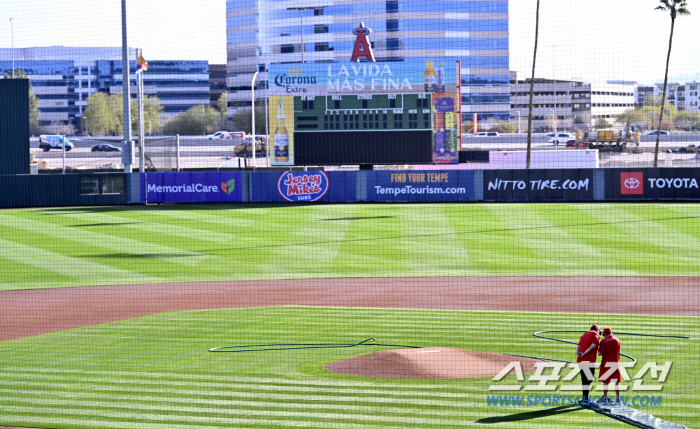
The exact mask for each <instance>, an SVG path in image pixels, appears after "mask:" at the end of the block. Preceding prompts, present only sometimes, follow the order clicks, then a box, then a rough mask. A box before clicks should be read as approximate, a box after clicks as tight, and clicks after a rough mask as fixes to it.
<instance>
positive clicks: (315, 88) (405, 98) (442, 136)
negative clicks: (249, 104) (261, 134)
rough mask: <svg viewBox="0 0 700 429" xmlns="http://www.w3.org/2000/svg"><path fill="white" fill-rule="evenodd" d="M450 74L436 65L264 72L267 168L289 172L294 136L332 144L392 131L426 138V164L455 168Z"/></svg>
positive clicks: (444, 65) (457, 111)
mask: <svg viewBox="0 0 700 429" xmlns="http://www.w3.org/2000/svg"><path fill="white" fill-rule="evenodd" d="M458 67H459V63H458V62H454V61H449V62H448V61H445V60H444V59H435V60H433V61H431V60H426V61H406V62H396V63H394V62H392V63H373V62H362V63H355V62H347V63H343V62H341V63H330V64H328V63H314V64H274V65H270V66H269V70H268V76H269V89H268V94H269V96H270V100H269V106H270V110H269V116H268V121H269V129H270V130H271V131H272V133H271V145H272V147H273V148H274V156H272V157H271V164H272V165H296V164H295V161H296V159H295V156H294V137H293V136H294V133H326V134H330V135H331V137H330V138H328V137H325V138H327V140H328V142H327V144H328V145H333V144H334V140H333V138H332V134H336V133H338V134H339V133H355V134H358V135H360V134H361V133H377V132H380V133H381V132H395V131H431V132H432V136H431V141H430V142H427V139H426V144H427V143H429V144H430V146H431V147H432V151H433V157H432V162H433V163H435V164H456V163H457V162H458V152H459V148H460V147H461V132H460V128H461V124H460V121H461V119H460V118H461V116H460V115H461V96H460V92H459V91H460V89H459V77H460V76H459V70H458ZM416 138H419V137H418V135H416ZM420 138H423V139H425V137H423V134H421V137H420ZM341 140H342V141H348V139H341V138H338V139H337V141H341ZM299 144H301V143H299ZM300 156H301V155H300ZM300 162H303V161H301V160H300ZM332 163H338V162H332Z"/></svg>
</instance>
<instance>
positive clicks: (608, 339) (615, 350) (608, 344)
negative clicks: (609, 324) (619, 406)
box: [598, 328, 620, 405]
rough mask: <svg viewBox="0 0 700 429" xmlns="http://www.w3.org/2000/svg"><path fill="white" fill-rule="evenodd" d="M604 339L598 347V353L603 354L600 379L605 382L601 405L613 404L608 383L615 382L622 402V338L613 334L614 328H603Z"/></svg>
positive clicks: (618, 396)
mask: <svg viewBox="0 0 700 429" xmlns="http://www.w3.org/2000/svg"><path fill="white" fill-rule="evenodd" d="M603 335H604V336H605V338H603V341H601V342H600V346H599V347H598V354H599V355H601V356H602V357H603V358H602V361H601V362H600V371H599V372H598V381H600V382H601V383H603V397H602V398H600V404H601V405H607V404H611V401H610V398H608V383H613V384H615V392H616V393H617V402H620V340H618V339H617V338H616V337H615V336H613V332H612V329H610V328H605V329H604V330H603Z"/></svg>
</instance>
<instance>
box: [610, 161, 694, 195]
mask: <svg viewBox="0 0 700 429" xmlns="http://www.w3.org/2000/svg"><path fill="white" fill-rule="evenodd" d="M605 183H606V191H605V197H606V198H608V199H613V200H619V199H632V200H639V199H660V200H684V199H698V198H700V171H698V169H694V168H636V169H624V170H617V169H616V170H606V171H605Z"/></svg>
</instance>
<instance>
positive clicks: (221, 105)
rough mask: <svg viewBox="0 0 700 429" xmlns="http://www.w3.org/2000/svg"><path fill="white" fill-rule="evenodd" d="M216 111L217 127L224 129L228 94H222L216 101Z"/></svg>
mask: <svg viewBox="0 0 700 429" xmlns="http://www.w3.org/2000/svg"><path fill="white" fill-rule="evenodd" d="M216 110H218V111H219V126H220V127H221V128H224V129H226V118H227V117H228V94H227V93H225V92H222V93H221V95H220V96H219V99H218V100H217V101H216Z"/></svg>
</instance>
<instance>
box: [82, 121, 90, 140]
mask: <svg viewBox="0 0 700 429" xmlns="http://www.w3.org/2000/svg"><path fill="white" fill-rule="evenodd" d="M82 119H85V133H84V134H85V135H86V136H88V135H90V133H89V132H88V118H87V116H83V118H82Z"/></svg>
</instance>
